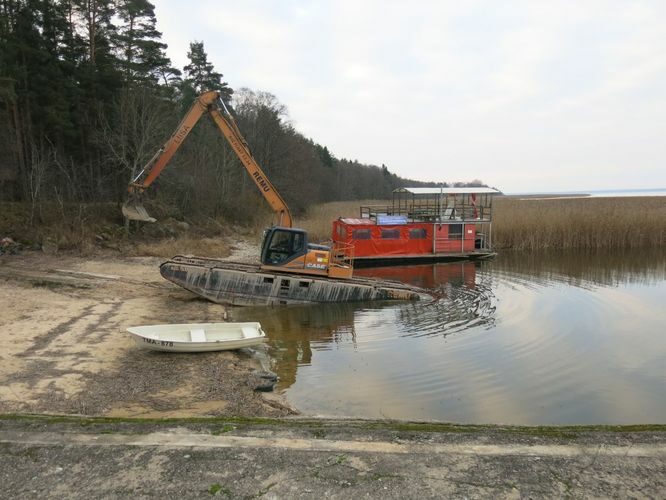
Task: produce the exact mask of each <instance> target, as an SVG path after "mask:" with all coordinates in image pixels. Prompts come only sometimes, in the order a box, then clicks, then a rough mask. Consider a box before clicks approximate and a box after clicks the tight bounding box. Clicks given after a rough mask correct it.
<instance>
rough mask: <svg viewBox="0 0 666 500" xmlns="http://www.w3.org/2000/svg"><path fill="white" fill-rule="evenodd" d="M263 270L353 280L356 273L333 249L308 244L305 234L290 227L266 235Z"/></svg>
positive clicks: (272, 230) (277, 228)
mask: <svg viewBox="0 0 666 500" xmlns="http://www.w3.org/2000/svg"><path fill="white" fill-rule="evenodd" d="M261 268H262V269H264V270H271V271H281V272H292V273H296V274H313V275H317V276H328V277H330V278H351V276H352V272H353V267H352V265H351V261H350V260H349V259H347V260H345V259H344V258H341V257H340V256H338V255H337V253H335V252H333V251H331V247H329V246H326V245H317V244H313V243H308V234H307V233H306V232H305V231H303V230H302V229H292V228H288V227H271V228H269V229H266V231H264V241H263V242H262V244H261Z"/></svg>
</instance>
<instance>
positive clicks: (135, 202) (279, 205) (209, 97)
mask: <svg viewBox="0 0 666 500" xmlns="http://www.w3.org/2000/svg"><path fill="white" fill-rule="evenodd" d="M205 112H208V114H210V116H211V118H212V119H213V122H215V124H216V125H217V127H218V129H219V130H220V132H221V133H222V135H224V137H225V138H226V139H227V141H228V142H229V145H230V146H231V147H232V149H233V150H234V152H235V153H236V155H237V156H238V158H239V159H240V161H241V163H242V164H243V167H244V168H245V169H246V170H247V172H248V173H249V174H250V178H251V179H252V181H253V182H254V183H255V185H256V186H257V188H258V189H259V191H260V192H261V194H262V195H263V197H264V198H265V199H266V201H267V202H268V204H269V205H270V206H271V208H272V209H273V211H274V212H275V214H276V218H277V224H278V225H280V226H283V227H292V225H293V219H292V217H291V213H290V211H289V208H288V207H287V204H286V203H285V201H284V200H283V199H282V197H281V196H280V194H279V193H278V192H277V191H276V190H275V188H274V187H273V185H272V184H271V182H270V181H269V180H268V177H266V174H264V172H263V170H261V167H260V166H259V164H258V163H257V161H256V160H255V159H254V157H253V156H252V153H251V152H250V148H249V147H248V145H247V143H246V142H245V140H244V139H243V136H242V134H241V133H240V130H239V129H238V126H237V125H236V122H235V121H234V119H233V116H232V115H231V113H230V112H229V110H228V109H227V108H226V106H225V105H224V102H223V101H222V99H221V98H220V94H219V92H217V91H209V92H205V93H203V94H201V95H200V96H199V97H197V99H196V100H195V101H194V103H193V104H192V107H191V108H190V109H189V111H188V112H187V114H186V115H185V116H184V117H183V119H182V120H181V122H180V124H179V125H178V127H177V128H176V131H175V132H174V133H173V135H172V136H171V137H170V138H169V140H167V142H166V143H165V144H164V145H163V146H162V147H161V148H160V149H159V150H158V152H157V153H156V154H155V156H153V158H151V160H150V161H149V162H148V163H147V164H146V166H145V167H144V168H143V169H142V170H141V172H139V174H138V175H137V176H136V177H135V178H134V179H132V182H130V184H129V186H128V193H129V195H128V198H127V201H126V202H125V204H124V205H123V208H122V211H123V215H124V216H125V217H126V218H127V219H129V220H138V221H143V222H155V219H154V218H153V217H151V216H150V215H149V214H148V212H147V211H146V209H145V208H144V206H143V205H142V203H141V195H142V194H143V192H144V191H145V190H146V189H147V188H148V187H149V186H150V185H151V184H152V183H153V182H154V181H155V179H157V177H158V176H159V175H160V174H161V173H162V170H164V167H166V166H167V164H168V163H169V161H170V160H171V158H172V157H173V155H174V154H175V153H176V151H178V148H179V147H180V146H181V144H182V143H183V141H184V140H185V138H186V137H187V136H188V135H189V133H190V131H191V130H192V128H194V126H195V125H196V124H197V122H198V121H199V119H200V118H201V116H202V115H203V114H204V113H205Z"/></svg>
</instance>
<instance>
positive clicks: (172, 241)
mask: <svg viewBox="0 0 666 500" xmlns="http://www.w3.org/2000/svg"><path fill="white" fill-rule="evenodd" d="M130 253H133V254H136V255H142V256H143V255H145V256H151V257H173V256H174V255H189V254H192V255H197V256H199V257H227V256H228V255H229V254H230V248H229V245H228V244H227V243H226V242H225V240H223V239H222V238H201V237H195V236H180V237H177V238H169V239H167V240H160V241H156V242H143V243H138V244H137V245H136V246H135V247H134V250H133V251H132V252H130Z"/></svg>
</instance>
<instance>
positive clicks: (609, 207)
mask: <svg viewBox="0 0 666 500" xmlns="http://www.w3.org/2000/svg"><path fill="white" fill-rule="evenodd" d="M386 204H390V202H386V201H380V200H366V201H346V202H335V203H325V204H322V205H317V206H314V207H312V208H311V209H310V210H309V211H308V213H307V214H306V217H304V218H303V219H301V220H298V221H297V225H298V226H299V227H302V228H304V229H306V230H307V231H308V232H309V233H310V239H311V241H318V240H319V241H321V240H327V239H330V238H331V223H332V221H333V220H335V219H337V218H338V217H358V215H359V207H360V206H361V205H386ZM493 219H494V222H493V243H494V245H495V246H496V247H497V248H514V249H517V250H536V249H565V248H568V249H601V248H611V249H612V248H637V247H649V248H657V247H661V246H663V245H665V244H666V197H663V196H661V197H659V196H655V197H635V198H632V197H626V198H591V197H590V198H558V199H550V200H543V199H541V200H539V199H519V198H514V197H497V198H496V199H495V202H494V207H493Z"/></svg>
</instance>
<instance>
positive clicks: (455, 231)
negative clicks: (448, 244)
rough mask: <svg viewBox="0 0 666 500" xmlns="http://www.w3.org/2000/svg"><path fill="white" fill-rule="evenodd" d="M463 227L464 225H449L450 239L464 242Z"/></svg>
mask: <svg viewBox="0 0 666 500" xmlns="http://www.w3.org/2000/svg"><path fill="white" fill-rule="evenodd" d="M462 234H463V225H462V224H449V239H450V240H462Z"/></svg>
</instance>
